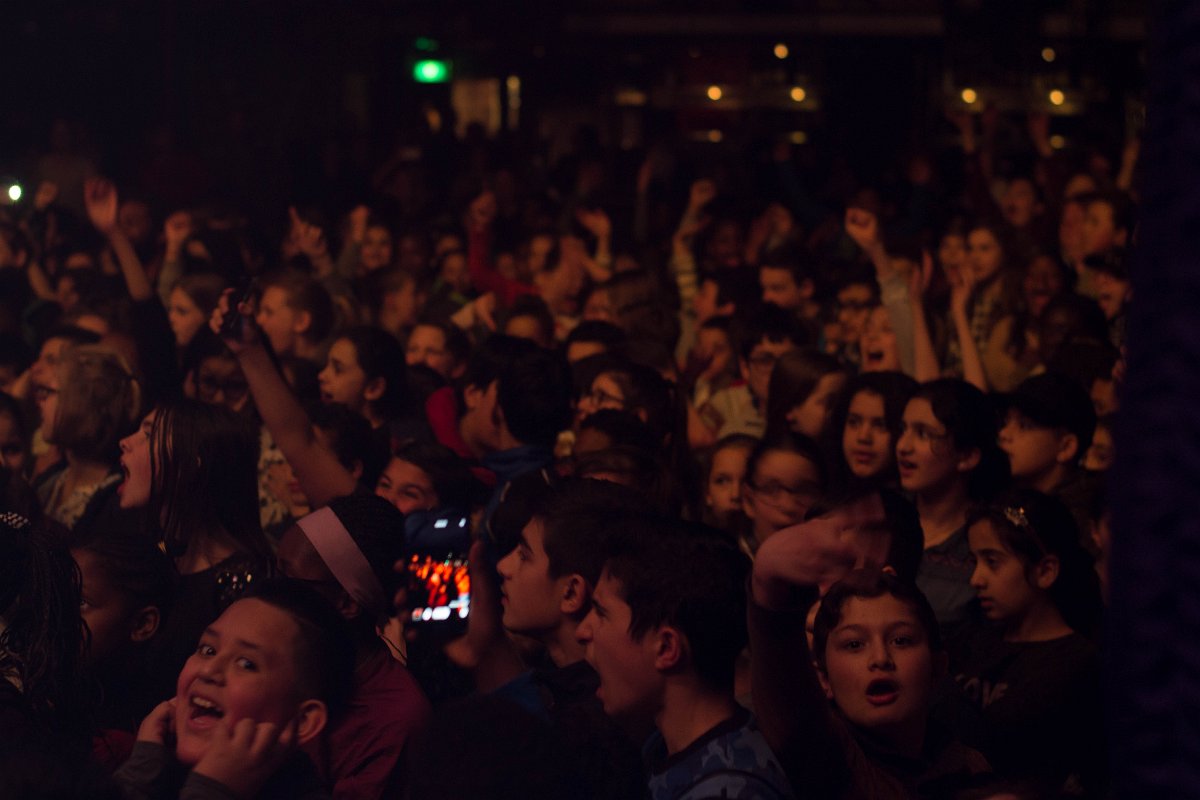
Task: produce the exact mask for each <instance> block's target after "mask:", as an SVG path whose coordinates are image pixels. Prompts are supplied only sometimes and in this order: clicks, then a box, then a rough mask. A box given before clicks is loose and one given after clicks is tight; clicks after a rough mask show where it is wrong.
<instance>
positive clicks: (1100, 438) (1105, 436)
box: [1083, 425, 1115, 472]
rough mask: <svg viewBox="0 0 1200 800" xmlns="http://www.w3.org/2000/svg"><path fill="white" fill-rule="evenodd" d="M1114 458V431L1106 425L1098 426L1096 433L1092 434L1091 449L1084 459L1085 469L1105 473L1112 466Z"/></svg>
mask: <svg viewBox="0 0 1200 800" xmlns="http://www.w3.org/2000/svg"><path fill="white" fill-rule="evenodd" d="M1114 457H1115V454H1114V451H1113V438H1112V431H1110V430H1109V429H1108V426H1106V425H1097V426H1096V432H1095V433H1094V434H1092V444H1091V447H1089V448H1088V451H1087V455H1086V456H1084V457H1083V467H1084V469H1089V470H1091V471H1093V472H1104V471H1106V470H1107V469H1108V468H1109V467H1111V466H1112V464H1113V459H1114Z"/></svg>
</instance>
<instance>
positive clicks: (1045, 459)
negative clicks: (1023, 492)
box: [999, 408, 1063, 480]
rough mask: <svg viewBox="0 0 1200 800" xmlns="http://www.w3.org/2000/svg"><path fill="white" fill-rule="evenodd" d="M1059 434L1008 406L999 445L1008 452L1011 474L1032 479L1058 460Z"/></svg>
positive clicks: (1060, 443)
mask: <svg viewBox="0 0 1200 800" xmlns="http://www.w3.org/2000/svg"><path fill="white" fill-rule="evenodd" d="M1062 439H1063V434H1062V432H1061V431H1059V430H1056V429H1054V428H1047V427H1046V426H1044V425H1038V424H1037V423H1035V422H1034V421H1033V420H1031V419H1029V418H1028V417H1026V416H1025V415H1024V414H1022V413H1021V412H1020V411H1018V410H1017V409H1015V408H1010V409H1009V410H1008V414H1006V415H1005V417H1004V427H1002V428H1001V429H1000V439H999V442H1000V449H1001V450H1003V451H1004V452H1005V454H1007V455H1008V464H1009V467H1010V468H1011V470H1012V476H1013V477H1014V478H1017V479H1023V480H1036V479H1037V478H1039V477H1041V476H1042V475H1045V474H1046V473H1048V472H1049V471H1050V470H1052V469H1054V466H1055V465H1056V464H1057V463H1058V460H1059V456H1060V454H1061V452H1062V444H1063V442H1062Z"/></svg>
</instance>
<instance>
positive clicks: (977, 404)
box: [896, 378, 1008, 626]
mask: <svg viewBox="0 0 1200 800" xmlns="http://www.w3.org/2000/svg"><path fill="white" fill-rule="evenodd" d="M995 420H996V417H995V411H994V410H993V408H992V404H991V402H990V401H989V400H988V398H987V397H986V396H985V395H984V394H983V392H981V391H979V390H978V389H977V388H975V387H974V386H972V385H970V384H969V383H966V382H964V381H959V380H954V379H951V378H946V379H942V380H937V381H932V382H931V383H927V384H924V385H923V386H921V387H920V388H919V389H918V390H917V392H916V394H914V395H913V397H912V399H910V400H909V401H908V405H906V406H905V408H904V418H903V422H902V432H901V434H900V438H899V439H898V440H897V441H896V463H897V465H898V467H899V470H900V485H901V487H903V488H904V489H905V490H907V491H909V492H912V494H913V496H914V497H915V499H916V503H917V511H918V512H919V513H920V515H921V528H922V529H923V530H924V531H925V556H924V558H923V559H922V561H921V571H920V573H919V574H918V576H917V586H918V587H920V589H921V591H922V592H923V593H924V594H925V596H926V597H927V598H929V602H930V604H931V605H932V606H933V609H934V611H935V612H936V613H937V620H938V624H939V625H942V626H956V625H961V624H963V623H964V622H966V621H967V619H968V617H969V615H970V613H971V610H970V606H971V602H972V600H973V599H974V592H973V591H972V590H971V587H970V585H969V579H970V574H971V563H970V550H969V547H968V544H967V515H968V513H969V511H970V508H971V504H972V503H978V502H981V501H984V500H986V499H987V497H988V496H989V495H990V494H992V493H995V492H997V491H999V490H1000V489H1001V488H1002V487H1003V486H1004V485H1005V483H1006V482H1007V480H1008V469H1007V464H1006V463H1005V459H1004V454H1003V453H1002V452H1001V451H1000V449H999V448H998V447H997V446H996V421H995Z"/></svg>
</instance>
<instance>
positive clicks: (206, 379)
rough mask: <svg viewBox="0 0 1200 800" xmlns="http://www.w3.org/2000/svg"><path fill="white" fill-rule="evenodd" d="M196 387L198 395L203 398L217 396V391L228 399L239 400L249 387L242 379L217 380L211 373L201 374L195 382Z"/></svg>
mask: <svg viewBox="0 0 1200 800" xmlns="http://www.w3.org/2000/svg"><path fill="white" fill-rule="evenodd" d="M196 388H197V390H198V391H199V394H200V397H201V398H203V399H205V400H211V399H213V398H214V397H216V396H217V392H222V393H224V395H225V397H227V398H229V399H230V400H239V399H241V398H242V397H245V396H246V392H248V391H249V390H250V387H249V386H248V385H247V384H246V382H245V381H244V380H236V379H234V380H227V381H222V380H219V379H217V378H215V377H213V376H212V375H201V376H200V379H199V380H198V381H197V382H196Z"/></svg>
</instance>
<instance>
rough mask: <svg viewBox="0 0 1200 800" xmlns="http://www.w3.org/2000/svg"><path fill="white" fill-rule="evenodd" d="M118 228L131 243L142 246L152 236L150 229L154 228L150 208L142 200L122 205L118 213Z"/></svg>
mask: <svg viewBox="0 0 1200 800" xmlns="http://www.w3.org/2000/svg"><path fill="white" fill-rule="evenodd" d="M117 227H118V228H120V229H121V231H122V232H123V233H124V234H125V235H126V236H127V237H129V241H131V242H133V243H134V244H141V243H142V242H144V241H145V240H146V238H147V237H148V236H149V235H150V229H151V228H152V227H153V220H152V219H151V218H150V207H149V206H147V205H146V204H145V203H143V202H141V201H140V200H129V201H126V202H124V203H122V204H121V207H120V210H118V211H117Z"/></svg>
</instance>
